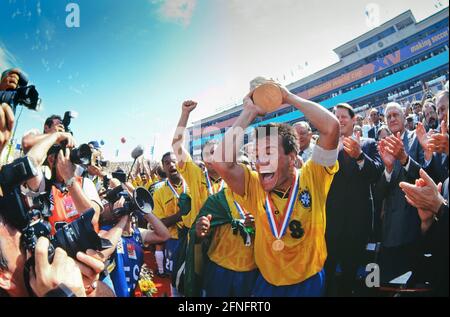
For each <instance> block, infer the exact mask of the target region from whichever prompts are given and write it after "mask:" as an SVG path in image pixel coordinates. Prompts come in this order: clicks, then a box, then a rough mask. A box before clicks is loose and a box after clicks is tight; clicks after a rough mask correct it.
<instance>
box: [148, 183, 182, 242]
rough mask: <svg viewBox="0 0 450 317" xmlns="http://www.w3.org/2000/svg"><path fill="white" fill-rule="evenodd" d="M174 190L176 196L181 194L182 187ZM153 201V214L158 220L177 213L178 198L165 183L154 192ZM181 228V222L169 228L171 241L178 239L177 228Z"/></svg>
mask: <svg viewBox="0 0 450 317" xmlns="http://www.w3.org/2000/svg"><path fill="white" fill-rule="evenodd" d="M175 190H176V191H177V193H178V194H181V193H182V192H183V186H178V187H176V186H175ZM153 201H154V204H155V207H154V209H153V214H154V215H155V216H156V217H158V218H159V219H163V218H167V217H170V216H173V215H174V214H176V213H177V212H178V198H177V197H175V195H174V193H173V192H172V190H171V189H170V187H169V185H167V182H165V183H164V185H162V186H161V187H160V188H158V189H157V190H156V191H155V193H154V194H153ZM182 226H183V222H182V221H179V222H177V224H176V225H174V226H171V227H170V228H169V233H170V237H171V238H172V239H178V230H177V227H178V228H181V227H182Z"/></svg>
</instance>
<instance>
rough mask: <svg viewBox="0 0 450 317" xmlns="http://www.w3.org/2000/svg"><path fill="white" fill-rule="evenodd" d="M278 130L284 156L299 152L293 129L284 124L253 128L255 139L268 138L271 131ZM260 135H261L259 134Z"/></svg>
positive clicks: (269, 124) (296, 137) (270, 124)
mask: <svg viewBox="0 0 450 317" xmlns="http://www.w3.org/2000/svg"><path fill="white" fill-rule="evenodd" d="M274 128H276V129H278V136H279V137H281V141H282V145H283V149H284V154H286V155H288V154H291V153H292V152H294V153H295V154H297V153H298V152H299V150H300V149H299V145H298V144H299V142H298V136H297V133H296V132H295V129H294V128H293V127H292V126H290V125H289V124H286V123H268V124H265V125H261V126H259V127H256V128H255V136H256V139H259V138H263V137H266V136H270V133H271V130H272V129H274ZM260 133H261V134H260Z"/></svg>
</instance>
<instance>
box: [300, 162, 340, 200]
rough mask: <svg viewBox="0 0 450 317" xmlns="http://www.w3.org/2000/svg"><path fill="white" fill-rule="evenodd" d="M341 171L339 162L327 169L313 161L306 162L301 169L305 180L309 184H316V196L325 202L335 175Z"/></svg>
mask: <svg viewBox="0 0 450 317" xmlns="http://www.w3.org/2000/svg"><path fill="white" fill-rule="evenodd" d="M338 171H339V162H338V161H337V160H336V162H335V164H334V165H333V166H331V167H326V166H322V165H319V164H317V163H316V162H314V161H313V160H308V161H306V163H305V165H304V166H303V167H302V169H301V173H302V174H303V177H304V179H307V182H308V183H310V184H314V194H315V195H317V196H316V197H318V198H319V199H320V200H325V201H326V198H327V195H328V191H329V190H330V187H331V183H332V182H333V178H334V175H335V174H336V173H337V172H338Z"/></svg>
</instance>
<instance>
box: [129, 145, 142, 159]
mask: <svg viewBox="0 0 450 317" xmlns="http://www.w3.org/2000/svg"><path fill="white" fill-rule="evenodd" d="M143 154H144V149H143V148H142V145H138V146H136V147H135V148H134V150H133V151H132V152H131V157H132V158H133V159H134V160H136V159H137V158H138V157H139V156H141V155H143Z"/></svg>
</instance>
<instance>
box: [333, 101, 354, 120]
mask: <svg viewBox="0 0 450 317" xmlns="http://www.w3.org/2000/svg"><path fill="white" fill-rule="evenodd" d="M337 108H342V109H347V110H348V113H349V115H350V118H352V119H353V118H354V117H355V110H353V107H352V106H350V105H349V104H348V103H345V102H343V103H340V104H338V105H336V106H335V107H334V111H333V113H336V109H337Z"/></svg>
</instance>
